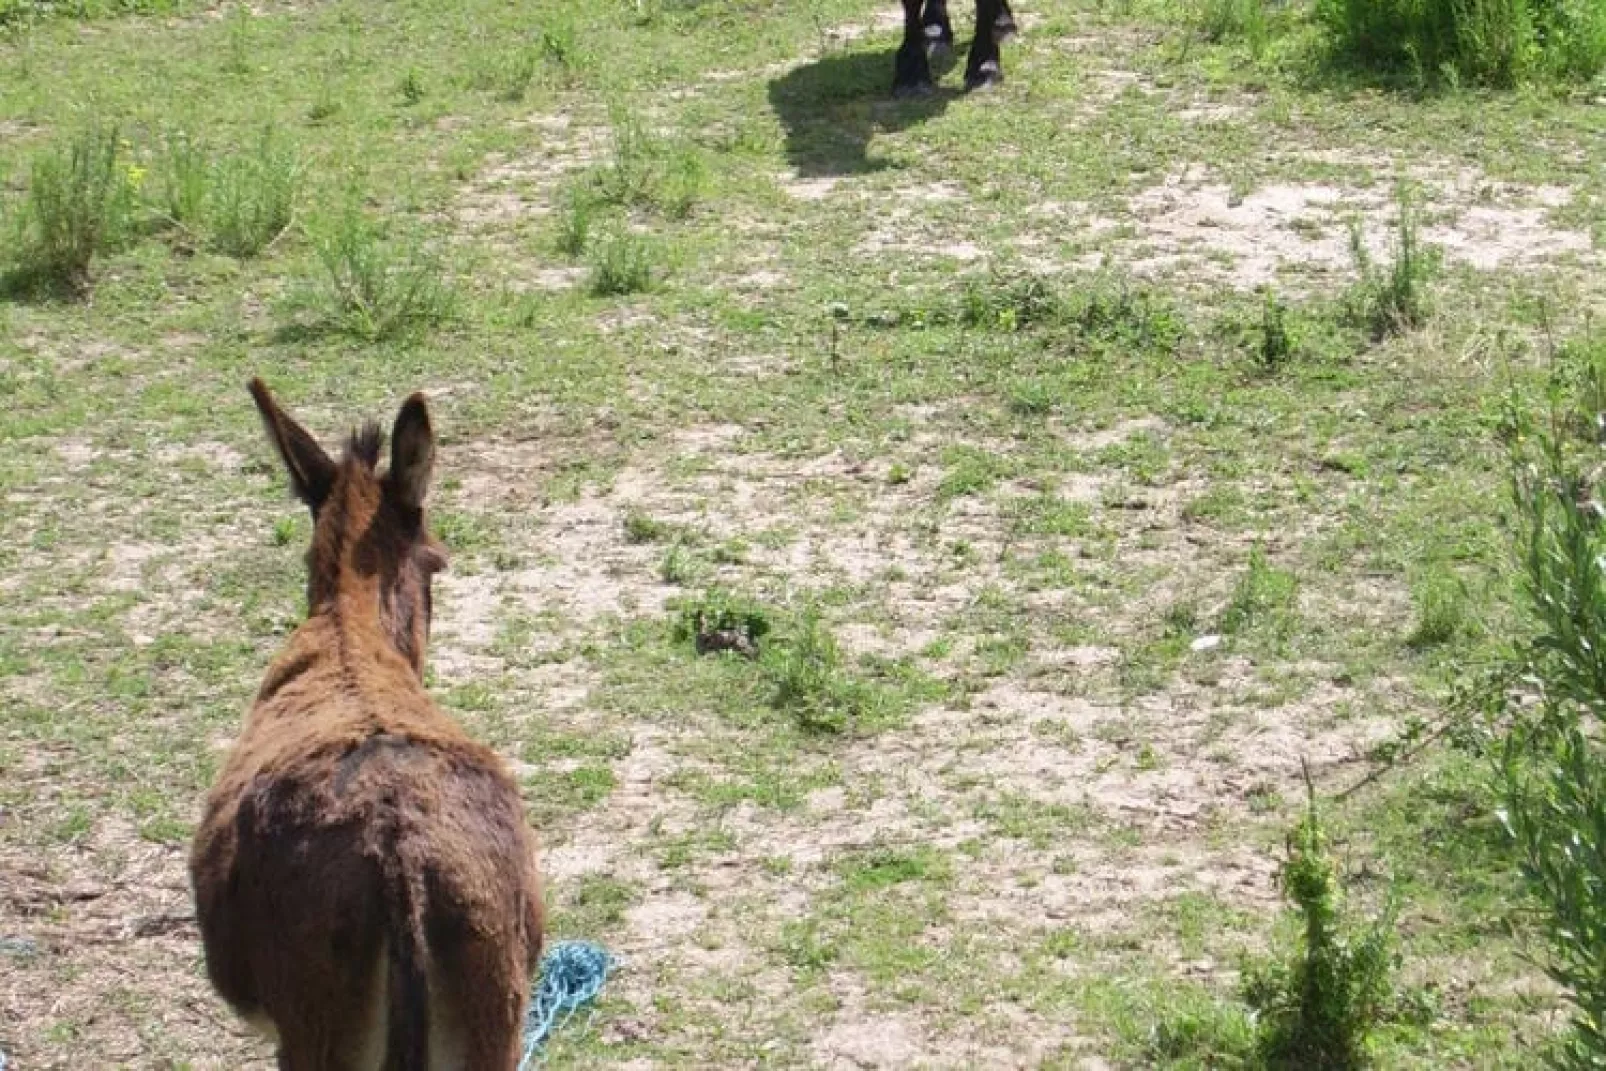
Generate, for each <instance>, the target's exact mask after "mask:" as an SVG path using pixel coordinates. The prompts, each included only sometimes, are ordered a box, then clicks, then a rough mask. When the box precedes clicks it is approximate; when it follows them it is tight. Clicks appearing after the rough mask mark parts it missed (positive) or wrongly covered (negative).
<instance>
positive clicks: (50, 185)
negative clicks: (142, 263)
mask: <svg viewBox="0 0 1606 1071" xmlns="http://www.w3.org/2000/svg"><path fill="white" fill-rule="evenodd" d="M142 174H143V173H142V172H141V171H140V170H139V169H138V168H136V167H134V166H132V165H131V164H129V163H127V162H126V161H125V159H124V143H123V142H122V140H121V138H120V136H119V134H118V131H117V128H116V127H112V126H105V125H102V124H99V123H94V124H91V125H89V126H87V127H85V128H83V129H82V130H80V131H79V132H77V133H76V134H74V135H72V136H71V137H70V138H69V139H68V140H67V142H66V144H65V145H62V144H58V145H55V146H53V147H51V148H48V149H46V150H44V151H43V152H42V153H40V154H39V155H38V156H36V157H34V160H33V165H32V167H31V168H30V170H29V181H28V192H27V195H26V198H25V199H24V201H23V203H22V205H21V208H20V210H19V211H18V212H17V214H16V220H15V224H14V225H15V227H16V234H15V236H14V248H15V250H16V252H15V254H14V257H15V261H14V263H13V264H12V266H11V267H12V270H11V273H10V277H9V284H10V286H11V287H12V288H21V289H24V290H31V289H37V288H43V289H52V290H62V291H67V292H70V293H83V292H84V291H86V290H87V289H88V287H89V283H90V265H91V264H92V262H93V261H94V259H95V257H96V256H98V255H100V254H102V253H105V252H109V251H111V250H113V249H115V248H117V247H118V246H119V245H120V244H122V243H123V242H124V241H125V240H127V239H128V238H129V237H130V235H131V234H132V232H133V229H134V225H135V220H136V210H137V207H138V203H139V198H138V188H139V182H140V178H141V177H142Z"/></svg>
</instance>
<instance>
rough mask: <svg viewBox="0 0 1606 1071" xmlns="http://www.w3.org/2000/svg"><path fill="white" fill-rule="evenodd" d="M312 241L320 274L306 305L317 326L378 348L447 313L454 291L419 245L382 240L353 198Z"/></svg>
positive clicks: (413, 240) (405, 239)
mask: <svg viewBox="0 0 1606 1071" xmlns="http://www.w3.org/2000/svg"><path fill="white" fill-rule="evenodd" d="M312 240H313V244H314V247H315V249H316V252H317V263H318V267H319V268H320V269H322V270H321V271H320V272H319V273H318V274H317V275H316V276H315V280H316V281H315V282H313V283H312V284H311V286H310V295H311V296H310V299H309V302H308V303H309V305H310V307H311V308H312V310H313V315H314V317H315V322H316V323H317V324H319V325H321V326H323V327H326V328H329V329H333V330H336V331H340V332H344V333H347V334H350V335H354V336H356V337H357V338H360V339H363V340H366V341H369V342H378V341H382V340H385V339H390V338H395V337H396V336H398V335H401V334H404V333H407V332H410V331H414V330H416V329H419V328H424V327H430V326H434V325H436V324H438V323H440V322H441V321H442V320H444V319H445V318H446V317H447V316H448V315H449V314H450V312H451V309H452V295H451V290H450V289H449V286H448V284H447V283H446V281H445V278H444V272H443V269H442V266H441V264H440V263H439V261H438V260H437V259H436V257H435V256H434V255H433V254H432V253H430V252H429V251H428V250H427V249H426V248H425V246H424V244H423V241H422V239H421V238H419V237H418V236H416V235H406V236H401V237H395V238H392V237H389V236H387V235H385V234H383V233H382V229H381V228H380V227H379V226H378V225H377V224H376V223H374V222H373V221H372V220H371V219H369V218H368V217H367V216H366V215H365V214H364V213H363V211H362V210H361V208H359V207H358V206H357V203H356V200H355V198H353V199H352V200H349V201H348V202H347V204H346V206H345V207H344V208H342V209H339V210H337V211H336V212H335V213H334V214H332V215H331V216H329V217H328V218H326V219H324V220H323V221H321V223H320V224H318V225H317V228H316V230H315V232H314V235H313V239H312Z"/></svg>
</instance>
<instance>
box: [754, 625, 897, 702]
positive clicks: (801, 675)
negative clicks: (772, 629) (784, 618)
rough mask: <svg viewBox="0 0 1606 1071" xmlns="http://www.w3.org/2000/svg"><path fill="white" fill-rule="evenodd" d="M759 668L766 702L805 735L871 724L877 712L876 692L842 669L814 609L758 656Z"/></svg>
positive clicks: (833, 640)
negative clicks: (808, 731) (793, 721)
mask: <svg viewBox="0 0 1606 1071" xmlns="http://www.w3.org/2000/svg"><path fill="white" fill-rule="evenodd" d="M760 664H761V665H762V666H763V667H764V672H765V675H766V676H767V677H768V679H769V682H770V687H771V689H772V695H771V700H770V701H771V702H772V703H773V704H774V705H775V707H776V708H777V709H779V710H783V711H785V712H787V713H788V714H790V715H791V716H792V717H793V718H795V719H796V720H797V722H798V724H799V725H801V726H802V727H804V728H805V729H811V730H816V731H821V730H823V731H826V732H841V731H842V730H844V729H847V728H849V727H851V726H852V725H853V724H854V723H855V722H859V721H862V720H866V719H869V718H872V717H873V716H874V715H875V713H876V708H877V707H878V706H879V700H880V696H879V695H878V694H877V692H876V690H875V689H873V688H871V687H870V686H868V685H866V684H865V683H864V682H863V681H860V680H858V679H856V678H854V677H853V676H851V675H849V674H848V673H847V672H846V671H845V669H844V668H843V666H842V654H841V650H840V649H839V648H838V647H837V642H836V637H835V636H833V635H831V631H830V629H828V628H827V627H826V626H825V622H824V621H823V620H822V619H821V617H820V612H819V610H818V609H816V608H815V607H812V606H811V607H809V608H808V609H806V610H804V611H803V614H802V616H801V618H800V619H799V620H798V621H797V622H796V623H795V624H794V625H793V626H792V627H791V628H790V629H789V630H788V631H787V633H786V635H785V636H784V638H783V639H782V642H781V643H779V644H777V645H776V646H774V647H767V648H766V649H765V650H764V652H763V655H762V657H761V661H760Z"/></svg>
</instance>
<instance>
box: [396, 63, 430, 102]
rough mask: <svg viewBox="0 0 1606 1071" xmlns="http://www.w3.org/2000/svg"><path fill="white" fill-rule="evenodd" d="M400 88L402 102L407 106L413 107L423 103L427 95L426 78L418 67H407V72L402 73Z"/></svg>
mask: <svg viewBox="0 0 1606 1071" xmlns="http://www.w3.org/2000/svg"><path fill="white" fill-rule="evenodd" d="M398 88H399V92H400V93H401V99H402V104H403V105H405V106H406V107H409V108H411V107H414V106H416V105H418V104H422V103H423V101H424V95H425V94H424V79H423V76H422V75H420V74H419V73H418V69H417V68H416V67H409V68H407V73H406V74H404V75H402V80H401V85H400V87H398Z"/></svg>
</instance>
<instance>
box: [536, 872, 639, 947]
mask: <svg viewBox="0 0 1606 1071" xmlns="http://www.w3.org/2000/svg"><path fill="white" fill-rule="evenodd" d="M640 900H641V892H640V890H638V889H637V888H636V887H635V886H634V885H631V884H629V883H628V882H623V881H620V880H618V879H617V878H613V877H609V876H608V875H606V874H587V875H585V876H584V877H582V878H581V879H580V880H579V881H578V882H577V883H576V886H575V889H574V892H573V893H572V894H571V895H570V896H569V897H568V902H567V903H565V904H564V905H563V910H561V911H557V912H554V913H553V920H554V922H555V924H556V927H557V928H558V929H559V931H560V932H561V933H563V934H566V935H567V934H572V935H574V936H576V937H589V938H592V939H595V937H596V935H597V934H598V933H603V932H606V931H608V930H610V929H612V928H614V927H615V926H618V925H619V924H620V923H621V922H623V921H624V919H625V912H626V911H627V910H629V909H630V908H631V907H633V906H635V905H636V904H637V903H639V902H640Z"/></svg>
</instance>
